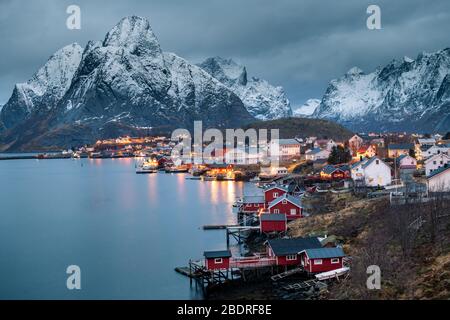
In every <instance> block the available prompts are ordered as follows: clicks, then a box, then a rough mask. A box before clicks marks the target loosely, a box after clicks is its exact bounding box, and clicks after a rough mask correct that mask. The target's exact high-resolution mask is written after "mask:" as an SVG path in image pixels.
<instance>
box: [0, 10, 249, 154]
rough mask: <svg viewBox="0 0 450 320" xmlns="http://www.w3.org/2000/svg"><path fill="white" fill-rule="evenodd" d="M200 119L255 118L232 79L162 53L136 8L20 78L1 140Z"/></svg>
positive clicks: (93, 134) (93, 135)
mask: <svg viewBox="0 0 450 320" xmlns="http://www.w3.org/2000/svg"><path fill="white" fill-rule="evenodd" d="M194 120H202V121H203V125H204V126H205V127H212V126H214V127H222V128H223V127H227V128H232V127H235V126H239V125H242V124H245V123H248V122H250V121H253V120H254V118H253V117H251V115H250V114H249V113H248V112H247V110H246V108H245V107H244V104H243V103H242V101H241V100H240V99H239V97H238V96H237V95H236V94H234V93H233V92H232V91H231V90H230V89H229V88H228V87H227V86H226V85H224V84H222V83H221V82H219V81H218V80H216V79H215V78H213V77H212V76H211V75H210V74H208V73H207V72H206V71H204V70H202V69H201V68H200V67H198V66H196V65H193V64H190V63H189V62H187V61H186V60H184V59H182V58H180V57H178V56H177V55H175V54H173V53H164V52H163V51H162V50H161V48H160V45H159V42H158V40H157V38H156V36H155V35H154V33H153V31H152V30H151V27H150V24H149V22H148V21H147V20H146V19H144V18H141V17H136V16H132V17H127V18H124V19H122V20H121V21H120V22H119V23H118V24H117V25H116V26H114V28H112V29H111V31H110V32H108V34H107V35H106V37H105V39H104V40H103V41H90V42H89V43H88V44H87V46H86V48H84V51H83V50H82V48H81V47H80V46H78V45H76V44H74V45H70V46H68V47H65V48H63V49H61V50H60V51H58V52H57V53H56V54H55V55H53V56H52V57H51V58H50V60H49V61H48V62H47V63H46V64H45V66H44V67H43V68H41V69H40V70H39V71H38V72H37V73H36V75H35V76H33V78H32V79H31V80H30V81H28V82H27V83H26V84H18V85H16V87H15V89H14V92H13V94H12V96H11V98H10V99H9V101H8V102H7V104H6V105H5V106H4V108H3V110H2V112H1V114H0V122H3V125H4V126H5V127H6V128H7V129H10V130H7V131H5V134H4V135H3V137H0V142H3V144H7V145H8V147H9V148H18V147H20V146H21V145H23V144H27V143H30V141H29V140H30V139H32V140H33V141H31V144H32V145H39V146H45V145H52V146H53V145H58V144H65V145H66V144H75V143H77V144H79V143H87V142H92V141H93V140H94V141H95V139H97V138H102V137H109V136H117V135H119V134H133V133H134V132H135V130H139V129H148V128H153V129H154V130H166V131H167V130H172V129H175V128H187V129H190V128H192V126H193V122H194ZM25 127H27V128H28V130H23V129H24V128H25ZM30 128H32V129H30ZM23 131H26V132H25V133H24V132H23ZM26 134H29V135H28V136H26ZM11 144H12V145H11Z"/></svg>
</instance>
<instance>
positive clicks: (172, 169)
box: [165, 165, 189, 173]
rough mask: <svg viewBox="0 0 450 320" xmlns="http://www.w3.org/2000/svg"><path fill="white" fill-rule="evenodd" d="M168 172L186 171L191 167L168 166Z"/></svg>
mask: <svg viewBox="0 0 450 320" xmlns="http://www.w3.org/2000/svg"><path fill="white" fill-rule="evenodd" d="M165 171H166V173H185V172H188V171H189V167H188V166H186V165H180V166H174V167H166V169H165Z"/></svg>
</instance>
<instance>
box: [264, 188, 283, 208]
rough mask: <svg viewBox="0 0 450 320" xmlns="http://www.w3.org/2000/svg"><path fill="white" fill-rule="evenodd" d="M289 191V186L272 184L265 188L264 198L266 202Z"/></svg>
mask: <svg viewBox="0 0 450 320" xmlns="http://www.w3.org/2000/svg"><path fill="white" fill-rule="evenodd" d="M286 193H288V188H287V187H285V186H281V185H274V186H270V187H269V188H267V189H265V190H264V200H265V201H266V204H268V203H270V202H272V201H273V200H275V199H277V198H279V197H281V196H282V195H284V194H286Z"/></svg>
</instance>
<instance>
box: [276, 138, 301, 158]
mask: <svg viewBox="0 0 450 320" xmlns="http://www.w3.org/2000/svg"><path fill="white" fill-rule="evenodd" d="M278 145H279V150H278V156H279V157H282V158H292V157H299V156H300V147H301V143H300V142H298V141H297V140H296V139H278ZM275 152H276V151H275Z"/></svg>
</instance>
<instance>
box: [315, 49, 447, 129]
mask: <svg viewBox="0 0 450 320" xmlns="http://www.w3.org/2000/svg"><path fill="white" fill-rule="evenodd" d="M313 117H315V118H325V119H330V120H335V121H337V122H339V123H341V124H343V125H345V126H347V127H348V128H350V129H352V130H356V131H369V130H373V131H380V130H382V131H410V132H417V131H421V132H433V131H441V132H446V131H449V130H450V49H444V50H440V51H438V52H435V53H421V54H419V55H418V56H417V58H416V59H415V60H413V59H411V58H408V57H404V58H403V59H401V60H393V61H392V62H390V63H389V64H388V65H386V66H385V67H379V68H377V69H376V70H375V71H374V72H371V73H368V74H365V73H364V72H363V71H362V70H360V69H358V68H356V67H354V68H352V69H350V70H349V71H348V72H347V73H346V74H345V75H344V76H343V77H341V78H339V79H336V80H332V81H331V83H330V84H329V86H328V88H327V90H326V92H325V95H324V97H323V99H322V101H321V103H320V105H319V107H318V108H317V109H316V111H315V112H314V114H313Z"/></svg>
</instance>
